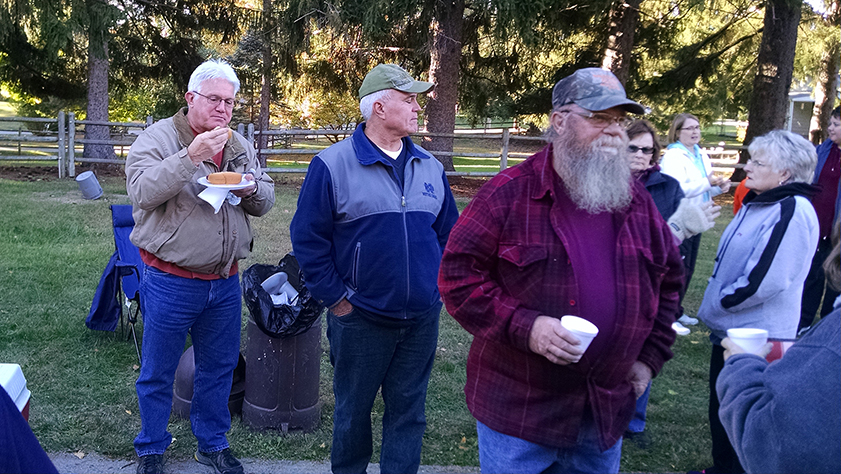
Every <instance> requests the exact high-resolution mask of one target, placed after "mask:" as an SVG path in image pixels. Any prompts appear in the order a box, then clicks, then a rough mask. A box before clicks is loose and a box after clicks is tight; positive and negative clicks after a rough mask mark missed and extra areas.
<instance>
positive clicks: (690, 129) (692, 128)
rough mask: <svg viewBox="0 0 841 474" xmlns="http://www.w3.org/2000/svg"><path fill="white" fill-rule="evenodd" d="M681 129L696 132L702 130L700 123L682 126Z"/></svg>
mask: <svg viewBox="0 0 841 474" xmlns="http://www.w3.org/2000/svg"><path fill="white" fill-rule="evenodd" d="M680 130H688V131H691V132H694V131H695V130H701V126H700V125H693V126H692V127H681V128H680Z"/></svg>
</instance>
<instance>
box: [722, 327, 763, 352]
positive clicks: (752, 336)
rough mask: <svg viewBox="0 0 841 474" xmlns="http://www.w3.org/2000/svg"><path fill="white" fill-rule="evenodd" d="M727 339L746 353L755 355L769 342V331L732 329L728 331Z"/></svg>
mask: <svg viewBox="0 0 841 474" xmlns="http://www.w3.org/2000/svg"><path fill="white" fill-rule="evenodd" d="M727 337H729V338H730V340H731V341H733V342H735V343H736V344H737V345H738V346H739V347H741V348H742V349H744V350H745V352H749V353H751V354H755V353H756V351H758V350H759V349H760V348H761V347H762V346H764V345H765V343H766V342H768V331H766V330H764V329H757V328H732V329H728V330H727Z"/></svg>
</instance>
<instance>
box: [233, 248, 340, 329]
mask: <svg viewBox="0 0 841 474" xmlns="http://www.w3.org/2000/svg"><path fill="white" fill-rule="evenodd" d="M278 272H284V273H286V275H287V276H288V278H289V280H288V281H289V284H291V285H292V286H293V287H294V288H295V290H297V291H298V298H297V299H296V300H295V304H284V305H275V304H274V303H273V302H272V297H271V295H269V293H268V292H267V291H266V290H264V289H263V286H262V283H263V281H265V280H266V279H267V278H268V277H270V276H272V275H274V274H275V273H278ZM242 294H243V296H244V297H245V306H246V307H248V312H249V313H251V318H252V319H254V322H255V323H256V324H257V327H258V328H260V330H261V331H263V333H265V334H266V335H267V336H271V337H292V336H297V335H298V334H301V333H303V332H304V331H306V330H308V329H309V328H310V327H311V326H312V325H313V324H314V323H315V321H316V320H317V319H318V317H319V316H320V315H321V311H322V310H324V307H323V306H322V305H321V304H319V303H318V301H317V300H316V299H315V298H313V297H312V294H311V293H310V291H309V290H308V289H307V286H306V284H305V283H304V275H303V273H301V268H300V266H299V265H298V259H296V258H295V256H294V255H292V254H286V256H285V257H283V258H282V259H280V262H279V263H278V264H277V265H276V266H275V265H262V264H259V263H258V264H254V265H252V266H250V267H249V268H248V270H246V271H245V272H243V274H242Z"/></svg>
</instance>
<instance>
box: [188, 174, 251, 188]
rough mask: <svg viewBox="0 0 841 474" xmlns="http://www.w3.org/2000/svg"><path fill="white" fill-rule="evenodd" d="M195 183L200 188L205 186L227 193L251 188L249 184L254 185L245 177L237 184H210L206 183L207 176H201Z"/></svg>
mask: <svg viewBox="0 0 841 474" xmlns="http://www.w3.org/2000/svg"><path fill="white" fill-rule="evenodd" d="M197 181H198V183H199V184H201V185H202V186H207V187H208V188H216V189H227V190H229V191H236V190H237V189H245V188H247V187H249V186H251V183H254V181H248V180H246V179H245V176H243V178H242V181H240V182H239V184H210V182H208V181H207V176H202V177H201V178H199V179H198V180H197Z"/></svg>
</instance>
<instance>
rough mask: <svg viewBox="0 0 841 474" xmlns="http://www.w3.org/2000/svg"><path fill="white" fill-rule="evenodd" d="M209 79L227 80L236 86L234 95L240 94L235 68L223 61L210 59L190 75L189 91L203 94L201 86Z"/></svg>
mask: <svg viewBox="0 0 841 474" xmlns="http://www.w3.org/2000/svg"><path fill="white" fill-rule="evenodd" d="M209 79H225V80H226V81H228V82H230V83H231V85H233V86H234V94H236V93H237V92H239V78H238V77H237V73H236V72H234V68H232V67H231V65H230V64H228V63H227V62H225V61H223V60H221V59H208V60H207V61H205V62H203V63H201V64H200V65H199V67H197V68H196V70H195V71H193V74H192V75H190V82H189V84H187V90H188V91H192V92H198V93H201V85H202V83H203V82H204V81H207V80H209Z"/></svg>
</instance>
